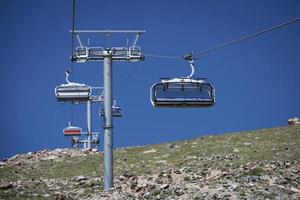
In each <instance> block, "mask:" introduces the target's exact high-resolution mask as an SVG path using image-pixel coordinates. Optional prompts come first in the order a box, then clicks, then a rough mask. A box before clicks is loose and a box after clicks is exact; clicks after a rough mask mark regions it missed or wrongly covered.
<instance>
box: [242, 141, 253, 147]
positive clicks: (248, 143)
mask: <svg viewBox="0 0 300 200" xmlns="http://www.w3.org/2000/svg"><path fill="white" fill-rule="evenodd" d="M243 145H244V146H246V147H250V146H252V143H250V142H244V143H243Z"/></svg>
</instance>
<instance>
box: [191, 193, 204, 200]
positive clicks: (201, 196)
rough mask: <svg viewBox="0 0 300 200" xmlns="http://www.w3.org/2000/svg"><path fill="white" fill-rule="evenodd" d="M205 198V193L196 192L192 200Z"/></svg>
mask: <svg viewBox="0 0 300 200" xmlns="http://www.w3.org/2000/svg"><path fill="white" fill-rule="evenodd" d="M205 197H206V194H205V193H202V192H197V193H196V194H195V195H194V200H204V199H205Z"/></svg>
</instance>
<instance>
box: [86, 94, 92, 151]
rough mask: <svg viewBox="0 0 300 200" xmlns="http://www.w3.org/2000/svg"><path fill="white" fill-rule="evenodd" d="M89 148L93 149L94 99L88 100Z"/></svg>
mask: <svg viewBox="0 0 300 200" xmlns="http://www.w3.org/2000/svg"><path fill="white" fill-rule="evenodd" d="M86 109H87V128H88V130H87V134H88V137H87V149H88V150H91V149H92V101H91V100H89V101H87V108H86Z"/></svg>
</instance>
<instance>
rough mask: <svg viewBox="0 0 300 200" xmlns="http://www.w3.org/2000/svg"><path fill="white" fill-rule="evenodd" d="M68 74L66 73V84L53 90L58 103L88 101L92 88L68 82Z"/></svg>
mask: <svg viewBox="0 0 300 200" xmlns="http://www.w3.org/2000/svg"><path fill="white" fill-rule="evenodd" d="M68 77H69V72H66V81H67V84H61V85H60V86H57V87H56V88H55V95H56V97H57V100H58V101H59V102H71V103H81V102H86V101H88V100H89V99H90V97H91V93H92V88H91V87H90V86H88V85H85V84H79V83H73V82H70V81H69V80H68Z"/></svg>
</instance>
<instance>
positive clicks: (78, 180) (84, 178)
mask: <svg viewBox="0 0 300 200" xmlns="http://www.w3.org/2000/svg"><path fill="white" fill-rule="evenodd" d="M86 179H87V178H86V177H84V176H77V177H76V178H75V181H77V182H80V181H84V180H86Z"/></svg>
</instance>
